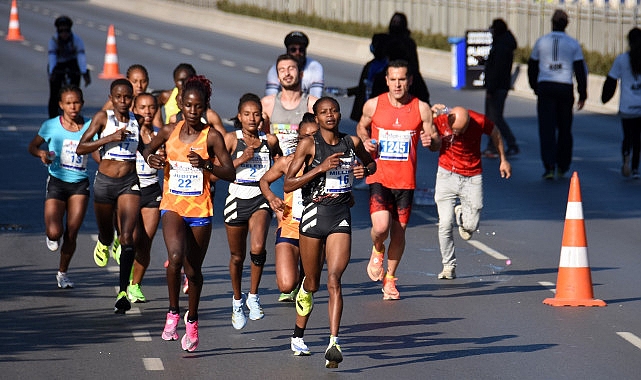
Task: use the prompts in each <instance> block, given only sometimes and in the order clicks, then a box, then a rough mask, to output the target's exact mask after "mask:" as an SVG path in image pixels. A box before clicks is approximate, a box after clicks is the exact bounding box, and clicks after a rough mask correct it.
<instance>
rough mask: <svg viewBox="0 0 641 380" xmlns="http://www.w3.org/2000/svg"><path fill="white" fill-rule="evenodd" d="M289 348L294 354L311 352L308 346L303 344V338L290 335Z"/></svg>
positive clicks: (299, 354) (305, 354) (300, 354)
mask: <svg viewBox="0 0 641 380" xmlns="http://www.w3.org/2000/svg"><path fill="white" fill-rule="evenodd" d="M291 348H292V351H293V352H294V356H309V355H311V353H310V352H309V348H308V347H307V345H306V344H305V341H304V340H303V338H294V337H292V343H291Z"/></svg>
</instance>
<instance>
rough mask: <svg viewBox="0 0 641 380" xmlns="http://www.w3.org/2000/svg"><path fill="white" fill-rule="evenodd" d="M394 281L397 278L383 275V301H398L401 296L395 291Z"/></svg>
mask: <svg viewBox="0 0 641 380" xmlns="http://www.w3.org/2000/svg"><path fill="white" fill-rule="evenodd" d="M396 280H398V278H396V277H393V276H390V275H385V277H383V289H382V290H383V299H384V300H400V299H401V294H400V293H399V292H398V290H397V289H396Z"/></svg>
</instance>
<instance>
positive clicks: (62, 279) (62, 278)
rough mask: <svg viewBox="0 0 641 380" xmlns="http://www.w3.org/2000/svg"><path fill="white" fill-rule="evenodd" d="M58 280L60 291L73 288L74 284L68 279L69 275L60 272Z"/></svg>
mask: <svg viewBox="0 0 641 380" xmlns="http://www.w3.org/2000/svg"><path fill="white" fill-rule="evenodd" d="M56 280H57V281H58V287H59V288H60V289H68V288H73V282H72V281H71V280H70V279H69V277H67V273H63V272H58V274H56Z"/></svg>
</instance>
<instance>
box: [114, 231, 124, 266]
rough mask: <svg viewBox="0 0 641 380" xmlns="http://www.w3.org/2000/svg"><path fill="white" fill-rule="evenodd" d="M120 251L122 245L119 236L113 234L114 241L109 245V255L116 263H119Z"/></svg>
mask: <svg viewBox="0 0 641 380" xmlns="http://www.w3.org/2000/svg"><path fill="white" fill-rule="evenodd" d="M121 251H122V245H120V238H118V235H114V242H113V244H112V245H111V257H112V258H113V259H114V260H116V263H117V264H118V265H120V253H121Z"/></svg>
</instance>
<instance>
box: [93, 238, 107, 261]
mask: <svg viewBox="0 0 641 380" xmlns="http://www.w3.org/2000/svg"><path fill="white" fill-rule="evenodd" d="M93 261H95V263H96V265H98V266H99V267H105V266H107V262H108V261H109V247H108V246H106V245H104V244H102V243H101V242H100V240H98V241H97V242H96V248H94V250H93Z"/></svg>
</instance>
